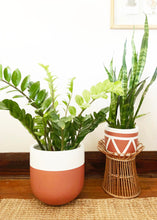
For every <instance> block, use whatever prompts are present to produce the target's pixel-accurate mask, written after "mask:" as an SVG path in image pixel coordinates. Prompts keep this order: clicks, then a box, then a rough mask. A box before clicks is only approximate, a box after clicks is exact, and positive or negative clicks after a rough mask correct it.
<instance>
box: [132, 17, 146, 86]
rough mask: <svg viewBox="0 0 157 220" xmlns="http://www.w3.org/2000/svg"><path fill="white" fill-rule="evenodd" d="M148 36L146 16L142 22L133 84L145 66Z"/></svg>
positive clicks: (136, 81)
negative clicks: (140, 40)
mask: <svg viewBox="0 0 157 220" xmlns="http://www.w3.org/2000/svg"><path fill="white" fill-rule="evenodd" d="M148 37H149V27H148V19H147V16H146V18H145V24H144V35H143V39H142V43H141V49H140V55H139V61H138V64H137V71H136V79H135V84H136V83H138V81H139V79H140V77H141V75H142V73H143V70H144V67H145V63H146V57H147V49H148Z"/></svg>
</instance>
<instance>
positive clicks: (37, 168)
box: [30, 145, 85, 205]
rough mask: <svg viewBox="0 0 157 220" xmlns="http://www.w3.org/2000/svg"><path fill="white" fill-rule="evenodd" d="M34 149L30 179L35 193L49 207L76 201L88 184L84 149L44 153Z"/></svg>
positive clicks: (32, 150)
mask: <svg viewBox="0 0 157 220" xmlns="http://www.w3.org/2000/svg"><path fill="white" fill-rule="evenodd" d="M34 147H35V146H32V147H31V150H30V180H31V188H32V192H33V194H34V195H35V196H36V197H37V198H38V199H39V200H40V201H42V202H44V203H46V204H49V205H62V204H66V203H68V202H70V201H72V200H73V199H75V198H76V197H77V196H78V195H79V193H80V192H81V190H82V188H83V184H84V162H85V159H84V147H83V145H80V147H78V148H76V149H73V150H66V151H42V150H38V149H36V148H34Z"/></svg>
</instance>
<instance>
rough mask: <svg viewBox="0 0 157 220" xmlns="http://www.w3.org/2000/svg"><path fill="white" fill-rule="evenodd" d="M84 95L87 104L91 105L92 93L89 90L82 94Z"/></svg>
mask: <svg viewBox="0 0 157 220" xmlns="http://www.w3.org/2000/svg"><path fill="white" fill-rule="evenodd" d="M82 95H83V98H84V100H85V101H86V103H89V102H90V98H91V97H90V92H89V91H88V90H84V91H83V92H82Z"/></svg>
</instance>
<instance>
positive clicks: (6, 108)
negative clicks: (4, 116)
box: [0, 102, 8, 110]
mask: <svg viewBox="0 0 157 220" xmlns="http://www.w3.org/2000/svg"><path fill="white" fill-rule="evenodd" d="M0 110H8V107H7V106H6V105H5V104H4V103H3V102H0Z"/></svg>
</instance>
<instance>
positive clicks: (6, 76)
mask: <svg viewBox="0 0 157 220" xmlns="http://www.w3.org/2000/svg"><path fill="white" fill-rule="evenodd" d="M3 73H4V79H5V80H6V81H7V82H10V80H11V70H10V67H9V66H7V67H6V68H5V69H4V72H3Z"/></svg>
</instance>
